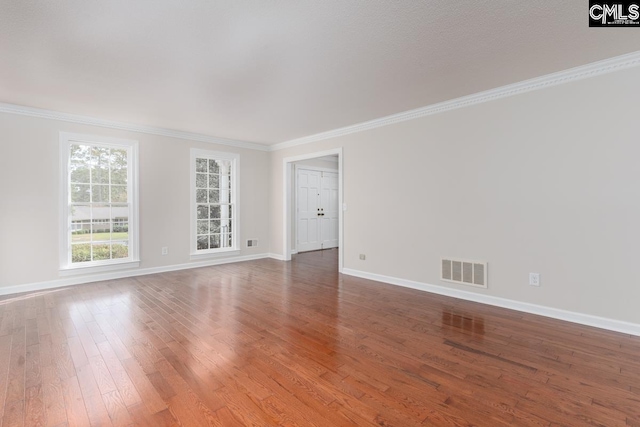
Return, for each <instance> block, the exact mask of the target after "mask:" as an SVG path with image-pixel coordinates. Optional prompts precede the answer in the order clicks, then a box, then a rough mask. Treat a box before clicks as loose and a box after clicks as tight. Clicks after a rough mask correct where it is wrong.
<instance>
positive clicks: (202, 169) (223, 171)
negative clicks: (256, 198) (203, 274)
mask: <svg viewBox="0 0 640 427" xmlns="http://www.w3.org/2000/svg"><path fill="white" fill-rule="evenodd" d="M191 162H192V165H191V173H192V202H191V204H192V220H191V221H192V253H193V254H207V253H216V252H225V251H230V250H236V249H237V243H236V242H237V230H238V226H237V203H236V200H237V194H236V193H237V185H236V181H237V169H238V157H237V156H236V155H233V154H228V153H216V152H207V151H202V150H193V151H192V158H191Z"/></svg>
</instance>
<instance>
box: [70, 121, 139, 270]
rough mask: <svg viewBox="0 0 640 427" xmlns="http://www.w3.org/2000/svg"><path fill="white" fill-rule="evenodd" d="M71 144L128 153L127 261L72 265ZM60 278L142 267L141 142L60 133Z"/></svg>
mask: <svg viewBox="0 0 640 427" xmlns="http://www.w3.org/2000/svg"><path fill="white" fill-rule="evenodd" d="M72 144H83V145H95V146H100V147H112V148H119V149H126V150H127V157H128V158H127V183H128V191H129V193H128V194H129V197H130V198H131V202H130V204H129V256H128V257H127V258H120V259H110V260H100V261H89V262H82V263H72V262H71V241H70V236H71V230H72V224H71V217H70V215H69V213H70V212H69V204H70V196H69V186H70V175H69V174H70V168H69V163H70V147H71V145H72ZM60 195H61V197H60V275H62V276H65V275H73V274H87V273H98V272H102V271H111V270H122V269H126V268H134V267H138V266H139V265H140V254H139V247H140V243H139V242H140V240H139V226H138V225H139V220H138V216H139V206H138V201H139V197H138V195H139V189H138V141H135V140H129V139H119V138H109V137H104V136H96V135H85V134H78V133H69V132H60Z"/></svg>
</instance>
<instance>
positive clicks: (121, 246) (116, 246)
mask: <svg viewBox="0 0 640 427" xmlns="http://www.w3.org/2000/svg"><path fill="white" fill-rule="evenodd" d="M128 256H129V246H127V245H126V244H125V243H113V244H112V245H111V258H113V259H120V258H127V257H128Z"/></svg>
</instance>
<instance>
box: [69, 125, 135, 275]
mask: <svg viewBox="0 0 640 427" xmlns="http://www.w3.org/2000/svg"><path fill="white" fill-rule="evenodd" d="M61 140H62V156H63V159H62V160H63V165H64V169H65V170H64V172H63V173H64V175H63V178H64V183H63V194H64V196H63V197H64V201H63V221H64V230H63V239H62V240H63V246H64V247H63V255H61V261H62V267H63V268H79V267H92V266H101V265H108V264H119V263H124V262H131V261H137V250H136V249H137V242H136V241H135V240H136V239H134V237H135V233H132V231H133V230H132V226H133V224H132V222H133V223H135V222H136V221H132V220H134V219H135V217H134V213H136V212H137V209H136V204H135V202H136V201H135V200H134V194H135V187H134V177H135V174H134V171H135V166H136V163H137V158H136V157H137V143H136V142H135V141H125V140H112V139H108V140H107V141H100V138H95V137H88V136H82V135H70V134H63V135H62V136H61Z"/></svg>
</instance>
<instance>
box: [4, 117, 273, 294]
mask: <svg viewBox="0 0 640 427" xmlns="http://www.w3.org/2000/svg"><path fill="white" fill-rule="evenodd" d="M60 131H65V132H76V133H84V134H92V135H104V136H111V137H118V138H126V139H134V140H137V141H139V143H140V147H139V148H140V153H139V159H140V258H141V264H140V269H144V268H150V267H159V266H169V265H176V264H184V263H189V262H190V260H189V215H190V214H189V185H190V184H189V173H190V171H189V152H190V149H191V148H192V147H196V148H201V149H208V150H216V151H233V152H237V153H240V201H239V203H240V244H241V247H242V251H241V254H240V255H241V256H243V255H252V254H258V253H263V252H264V253H266V252H268V237H269V235H268V226H269V224H268V212H269V197H268V196H269V194H268V192H269V187H268V183H267V182H266V180H265V179H264V177H265V176H267V174H268V153H266V152H261V151H255V150H244V149H236V148H233V147H228V146H220V145H214V144H208V143H202V142H194V141H189V140H181V139H177V138H169V137H163V136H155V135H147V134H141V133H135V132H125V131H119V130H112V129H106V128H100V127H93V126H84V125H76V124H72V123H66V122H59V121H55V120H47V119H39V118H31V117H25V116H18V115H11V114H0V135H1V138H2V139H1V141H0V146H1V153H2V155H1V156H0V194H1V195H2V196H1V199H0V200H1V202H0V203H1V204H0V287H6V286H13V285H21V284H30V283H38V282H46V281H52V280H55V279H58V278H59V275H58V268H59V265H58V262H59V261H58V259H59V258H58V251H59V249H58V248H59V243H58V235H59V228H60V224H61V219H60V217H59V202H60V194H59V167H58V159H59V153H58V150H59V132H60ZM247 238H257V239H258V240H259V241H260V243H259V246H258V247H257V248H246V239H247ZM162 246H167V247H168V248H169V255H167V256H161V252H160V251H161V247H162Z"/></svg>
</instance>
